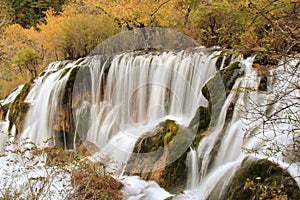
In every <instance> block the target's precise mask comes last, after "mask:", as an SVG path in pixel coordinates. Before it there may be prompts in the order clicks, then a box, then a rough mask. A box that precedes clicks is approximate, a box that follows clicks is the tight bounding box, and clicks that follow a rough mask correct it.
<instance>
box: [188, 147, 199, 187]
mask: <svg viewBox="0 0 300 200" xmlns="http://www.w3.org/2000/svg"><path fill="white" fill-rule="evenodd" d="M188 160H189V163H190V165H191V166H189V171H190V173H189V177H188V180H187V183H188V186H187V188H190V189H195V188H196V186H197V184H198V181H199V166H198V161H199V160H198V154H197V151H196V149H195V148H194V147H190V153H189V159H188Z"/></svg>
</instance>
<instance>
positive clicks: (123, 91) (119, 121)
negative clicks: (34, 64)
mask: <svg viewBox="0 0 300 200" xmlns="http://www.w3.org/2000/svg"><path fill="white" fill-rule="evenodd" d="M218 54H219V52H218V51H212V52H210V51H205V50H203V49H198V50H196V51H195V52H185V51H181V52H178V53H175V52H162V53H161V52H150V53H147V54H145V53H141V52H134V53H126V54H120V55H117V56H115V57H114V58H112V59H111V60H103V58H101V57H100V58H99V57H91V58H89V59H91V60H90V62H89V66H88V71H87V70H85V68H86V66H83V67H82V69H81V71H80V72H79V74H80V73H83V74H84V73H86V74H88V75H89V76H90V77H91V78H90V80H91V83H90V87H87V88H84V89H82V87H81V85H82V84H81V82H82V80H81V79H78V80H76V82H75V86H76V85H78V86H79V87H78V88H76V87H75V89H74V91H73V99H76V98H77V96H81V94H84V93H89V94H92V97H91V98H90V99H89V100H85V101H82V103H81V104H80V103H79V104H78V105H77V108H76V109H75V110H77V111H78V110H83V109H84V108H87V107H89V108H90V111H91V112H90V113H89V117H88V118H89V120H88V121H89V127H88V130H87V131H86V132H84V133H78V134H79V135H82V136H83V137H84V138H85V139H86V140H88V141H92V142H93V143H95V144H96V145H98V146H99V147H100V148H101V149H102V151H101V154H103V155H104V154H109V155H114V156H113V157H114V159H115V160H116V161H117V162H119V164H120V165H122V164H124V163H126V161H127V159H128V157H129V156H130V153H131V152H132V149H133V146H134V144H135V141H136V140H137V139H138V138H139V136H140V135H141V134H143V133H145V132H147V131H149V130H151V129H152V128H153V127H154V126H156V125H157V124H158V123H159V122H160V121H162V120H163V119H166V118H171V119H175V120H176V121H177V122H178V123H180V124H184V125H188V123H189V121H190V120H191V118H192V117H193V115H194V111H195V110H196V109H197V108H198V106H199V105H202V106H205V105H207V100H206V99H204V97H203V96H202V94H201V89H202V87H203V85H204V83H205V81H206V80H207V79H209V78H210V77H212V76H213V75H214V74H215V72H216V70H215V67H213V66H214V64H215V59H213V58H214V57H215V56H216V55H218ZM101 60H102V61H101ZM107 66H109V71H108V72H107ZM79 76H82V77H86V75H79ZM77 111H75V113H77ZM77 118H78V119H77ZM74 120H75V123H78V122H80V121H81V120H82V119H81V118H80V117H79V115H78V116H76V115H75V117H74Z"/></svg>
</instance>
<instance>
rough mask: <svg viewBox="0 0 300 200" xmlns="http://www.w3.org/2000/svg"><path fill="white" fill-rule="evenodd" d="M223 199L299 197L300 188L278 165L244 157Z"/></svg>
mask: <svg viewBox="0 0 300 200" xmlns="http://www.w3.org/2000/svg"><path fill="white" fill-rule="evenodd" d="M223 199H228V200H230V199H300V189H299V187H298V185H297V184H296V182H295V181H294V179H293V178H292V177H291V176H290V175H289V174H288V173H287V171H285V170H283V169H282V168H280V167H279V166H278V165H276V164H274V163H272V162H270V161H268V160H254V161H253V160H251V159H246V160H245V161H244V162H243V164H242V166H241V168H240V169H239V170H238V172H237V173H236V174H235V176H234V177H233V179H232V181H231V184H230V185H229V188H228V190H227V193H226V194H225V195H224V196H223Z"/></svg>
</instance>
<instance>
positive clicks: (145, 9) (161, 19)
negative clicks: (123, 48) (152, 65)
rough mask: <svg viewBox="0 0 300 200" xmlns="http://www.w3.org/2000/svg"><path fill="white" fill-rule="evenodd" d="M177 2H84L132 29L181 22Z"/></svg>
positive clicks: (133, 0)
mask: <svg viewBox="0 0 300 200" xmlns="http://www.w3.org/2000/svg"><path fill="white" fill-rule="evenodd" d="M177 1H178V0H156V1H154V0H116V1H111V0H103V1H101V2H100V1H99V2H95V1H91V0H85V3H86V4H88V5H90V6H94V7H96V8H98V9H99V10H101V11H102V12H104V13H105V14H107V15H108V16H110V17H111V18H113V19H114V20H115V21H117V22H118V23H120V25H122V26H124V27H127V28H133V27H143V26H174V25H177V24H178V21H182V20H183V15H182V12H181V11H180V9H178V8H177V7H176V6H177Z"/></svg>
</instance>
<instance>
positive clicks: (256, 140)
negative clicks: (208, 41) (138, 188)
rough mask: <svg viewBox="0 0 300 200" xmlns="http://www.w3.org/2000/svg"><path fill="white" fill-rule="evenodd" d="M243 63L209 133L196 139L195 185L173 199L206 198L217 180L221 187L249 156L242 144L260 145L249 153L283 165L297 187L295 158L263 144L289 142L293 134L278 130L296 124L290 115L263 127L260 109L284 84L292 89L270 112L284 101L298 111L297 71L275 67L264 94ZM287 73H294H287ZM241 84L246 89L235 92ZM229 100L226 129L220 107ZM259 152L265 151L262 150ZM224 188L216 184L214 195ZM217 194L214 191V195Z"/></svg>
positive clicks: (248, 64) (249, 66)
mask: <svg viewBox="0 0 300 200" xmlns="http://www.w3.org/2000/svg"><path fill="white" fill-rule="evenodd" d="M243 63H244V67H245V77H244V78H241V79H238V80H237V81H236V83H235V86H234V87H233V90H232V92H231V93H230V94H229V96H228V97H227V99H226V101H225V103H224V105H223V108H222V112H221V113H220V117H219V119H218V123H217V126H216V128H215V129H213V130H211V131H210V133H208V134H209V135H208V136H206V137H205V138H204V139H202V140H201V141H200V144H199V147H198V149H197V153H198V157H199V159H200V161H202V164H201V169H200V173H201V175H200V180H199V182H198V184H197V186H196V187H192V188H191V189H189V190H187V191H185V194H184V195H179V196H178V197H177V198H176V199H207V198H208V197H209V196H210V195H212V191H213V190H215V189H216V186H217V184H219V183H222V185H223V187H226V186H227V185H228V184H229V181H230V178H231V176H233V175H234V172H235V171H236V169H237V167H239V166H240V164H241V162H242V161H243V159H244V158H245V157H246V156H249V155H248V154H246V153H244V152H242V150H241V148H242V147H245V148H248V149H260V153H259V154H254V153H253V154H250V155H251V156H253V157H256V158H258V159H262V158H268V159H269V160H271V161H273V162H276V163H278V164H279V165H280V166H281V167H282V168H283V169H287V171H288V172H289V173H290V175H291V176H292V177H294V179H295V181H296V182H297V184H298V186H299V187H300V179H299V174H300V165H299V162H298V163H297V161H296V162H292V163H291V161H288V160H286V158H284V157H282V155H279V154H278V155H276V154H275V155H273V154H272V155H271V154H269V156H268V155H267V154H266V153H267V151H266V148H268V147H270V148H276V146H274V144H277V145H282V146H288V145H290V144H291V142H292V138H293V136H292V135H293V134H282V133H283V131H286V132H287V131H289V130H291V126H294V128H295V127H297V123H295V124H292V123H291V120H290V118H286V119H289V121H288V120H284V118H282V120H280V121H278V122H277V121H276V122H275V124H276V125H275V127H276V129H275V130H274V128H273V126H271V124H270V126H269V127H268V126H267V127H266V126H264V129H263V126H262V125H263V119H262V118H261V117H262V114H261V113H264V112H265V111H266V109H270V108H267V106H266V105H267V102H271V101H272V100H273V101H275V100H274V98H276V97H277V95H276V94H281V95H282V92H283V91H286V90H287V89H288V88H293V89H292V92H291V93H290V94H289V95H287V96H285V98H284V99H282V100H280V101H276V102H277V103H276V104H275V106H274V107H272V108H271V111H272V110H273V112H276V111H278V110H279V109H280V108H283V106H284V105H287V104H288V105H292V106H291V110H289V111H291V112H292V113H299V107H298V106H297V105H298V101H299V100H295V99H296V97H299V92H298V91H297V90H296V91H295V89H294V88H295V85H293V83H295V79H296V78H297V77H299V76H298V74H294V73H291V72H287V71H286V69H284V70H283V69H282V68H279V72H280V73H279V72H277V73H278V74H279V76H278V77H275V79H277V80H276V81H275V82H274V83H269V85H268V87H269V89H270V88H271V87H272V91H269V92H270V94H269V95H268V96H267V95H266V94H265V93H258V92H257V88H258V85H259V77H258V75H257V72H256V71H255V70H254V69H252V61H251V59H248V60H246V61H244V62H243ZM295 63H297V60H296V61H292V62H291V63H290V65H295ZM287 66H289V65H287ZM291 68H292V67H291ZM292 69H293V68H292ZM291 74H294V75H292V76H291ZM282 77H284V78H282ZM273 78H274V77H273ZM287 80H289V81H288V83H290V84H288V83H287ZM242 88H245V89H246V90H249V91H248V92H245V91H244V92H236V91H239V90H240V89H242ZM251 89H254V90H251ZM276 90H277V91H276ZM234 96H237V97H234ZM234 98H237V100H236V102H235V101H233V100H234ZM288 99H289V100H288ZM291 99H292V100H291ZM230 102H235V109H234V113H233V117H232V120H231V122H230V124H229V125H228V127H227V128H226V130H223V129H224V120H225V116H226V113H225V114H224V113H223V111H225V112H227V110H228V109H227V108H228V105H229V103H230ZM287 102H288V103H287ZM296 102H297V103H296ZM286 114H287V113H282V114H280V115H279V116H277V117H278V118H279V117H280V116H282V115H286ZM294 117H295V116H294ZM295 118H296V119H295V121H297V120H298V116H296V117H295ZM297 122H298V121H297ZM246 130H247V131H246ZM296 130H297V129H296ZM245 133H247V134H248V135H249V134H250V133H252V134H256V136H254V137H247V135H246V136H245ZM294 134H295V135H297V134H299V133H297V132H294ZM219 137H221V138H222V140H221V144H220V146H219V147H217V146H216V145H215V144H216V143H217V142H218V139H219ZM213 148H218V149H217V152H218V154H217V155H216V157H215V158H212V157H211V156H209V155H210V152H211V151H212V150H213ZM282 150H284V149H282ZM263 152H265V154H264V153H263ZM270 156H271V157H270ZM211 159H213V161H212V163H213V164H211V163H210V162H211ZM284 159H285V161H284ZM209 164H210V165H209ZM189 173H190V174H193V173H195V172H193V170H191V171H190V172H189ZM219 187H220V186H219ZM224 189H225V188H222V187H221V188H219V194H217V196H219V197H218V198H220V197H221V196H222V191H223V190H224ZM217 196H216V194H214V197H215V198H216V197H217Z"/></svg>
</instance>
